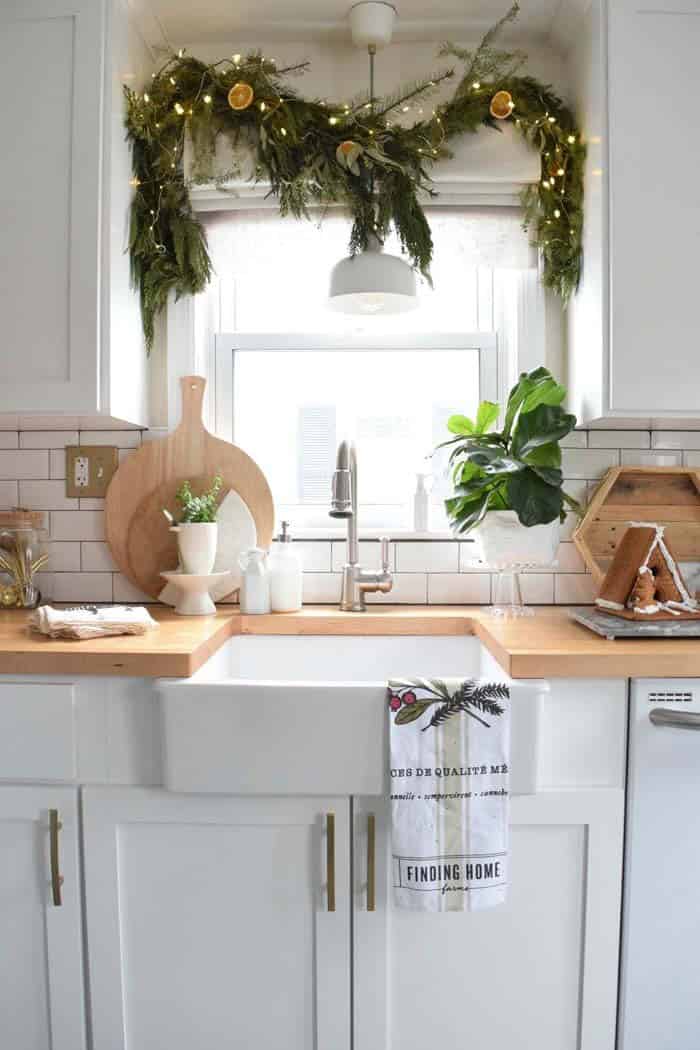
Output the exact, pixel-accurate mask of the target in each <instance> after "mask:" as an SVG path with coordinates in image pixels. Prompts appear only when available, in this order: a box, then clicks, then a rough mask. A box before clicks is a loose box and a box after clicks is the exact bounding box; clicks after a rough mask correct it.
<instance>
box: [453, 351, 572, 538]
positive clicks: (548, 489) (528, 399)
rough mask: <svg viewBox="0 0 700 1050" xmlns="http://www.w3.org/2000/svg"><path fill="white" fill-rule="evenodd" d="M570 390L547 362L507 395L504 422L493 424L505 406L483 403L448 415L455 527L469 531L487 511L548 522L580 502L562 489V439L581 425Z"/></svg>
mask: <svg viewBox="0 0 700 1050" xmlns="http://www.w3.org/2000/svg"><path fill="white" fill-rule="evenodd" d="M565 396H566V390H565V388H564V387H563V386H561V385H560V384H559V383H557V382H556V380H555V379H554V377H553V376H552V374H551V372H549V371H548V369H546V368H537V369H535V370H534V371H533V372H523V373H522V374H521V376H520V378H519V379H518V382H517V383H516V385H515V386H514V387H513V389H512V390H511V392H510V394H509V395H508V402H507V404H506V406H505V412H504V413H503V426H502V428H501V429H494V426H495V424H496V422H497V420H498V419H499V417H500V415H501V408H500V405H497V404H494V402H493V401H482V402H481V404H480V405H479V408H478V410H477V414H476V418H475V419H474V420H472V419H469V418H468V417H467V416H460V415H457V416H451V417H450V419H449V420H448V422H447V428H448V430H450V431H451V433H452V434H454V435H455V436H454V437H452V438H450V439H449V440H448V441H445V442H443V443H442V444H441V445H439V446H438V448H445V447H450V449H451V451H450V457H449V463H450V473H451V477H452V482H453V486H454V493H453V495H452V496H451V497H450V499H448V500H446V501H445V506H446V509H447V514H448V517H449V519H450V523H451V525H452V527H453V530H454V532H455V533H456V534H458V535H465V534H466V533H468V532H470V531H471V530H472V529H474V528H475V527H476V526H477V525H478V524H479V523H480V522H481V521H482V520H483V518H484V516H485V515H486V514H487V513H488V511H490V510H514V511H515V513H516V514H517V515H518V520H519V521H520V523H521V524H522V525H526V526H531V525H545V524H547V523H548V522H551V521H555V520H556V519H559V520H560V521H563V520H564V518H565V517H566V512H567V508H570V509H571V510H574V511H575V512H576V513H577V514H580V513H581V508H580V506H579V504H578V503H577V502H576V500H575V499H573V497H572V496H569V495H568V494H567V493H566V492H564V490H563V487H562V471H561V448H560V445H559V442H560V441H561V439H562V438H564V437H566V435H567V434H569V433H570V432H571V431H572V430H573V429H574V427H575V426H576V416H574V415H571V413H569V412H566V411H565V410H564V409H563V408H562V407H561V402H562V401H563V400H564V398H565Z"/></svg>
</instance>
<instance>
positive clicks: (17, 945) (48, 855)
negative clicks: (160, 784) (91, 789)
mask: <svg viewBox="0 0 700 1050" xmlns="http://www.w3.org/2000/svg"><path fill="white" fill-rule="evenodd" d="M52 811H53V813H54V818H53V822H52V819H51V813H52ZM54 894H55V896H54ZM80 899H81V891H80V872H79V867H78V807H77V791H76V789H75V788H70V787H29V786H23V787H15V786H13V785H3V786H0V1044H1V1045H2V1046H3V1047H6V1048H7V1050H84V1047H85V1030H84V1008H83V972H82V939H81V938H82V933H81V923H80Z"/></svg>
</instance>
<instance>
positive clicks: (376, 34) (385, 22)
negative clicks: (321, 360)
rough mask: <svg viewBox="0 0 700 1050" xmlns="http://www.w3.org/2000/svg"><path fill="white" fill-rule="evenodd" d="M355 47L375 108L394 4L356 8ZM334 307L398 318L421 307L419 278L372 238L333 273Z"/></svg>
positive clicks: (369, 0)
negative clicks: (380, 52) (380, 54)
mask: <svg viewBox="0 0 700 1050" xmlns="http://www.w3.org/2000/svg"><path fill="white" fill-rule="evenodd" d="M349 19H350V30H351V32H352V40H353V43H354V44H356V45H357V46H358V47H366V48H367V52H368V54H369V95H370V104H371V105H374V56H375V54H376V53H377V49H378V48H380V47H386V45H387V44H389V43H390V42H391V36H392V32H393V29H394V22H395V20H396V8H395V7H394V6H393V4H389V3H384V2H381V0H362V2H361V3H357V4H355V5H354V6H353V7H352V8H351V9H350V15H349ZM328 303H329V306H330V308H331V309H332V310H337V311H338V312H340V313H346V314H365V315H372V314H397V313H405V312H406V311H407V310H414V309H415V308H416V307H417V306H418V299H417V296H416V275H415V273H414V272H413V270H412V269H411V267H410V266H409V265H408V263H407V262H405V261H404V260H403V259H400V258H399V257H398V256H396V255H385V254H384V251H383V245H382V243H381V241H380V240H379V238H378V237H375V236H371V237H370V238H369V241H368V244H367V247H366V248H365V249H364V250H363V251H361V252H359V253H358V254H357V255H354V256H351V257H349V258H347V259H341V261H340V262H339V263H336V265H335V266H334V267H333V269H332V270H331V278H330V294H329V301H328Z"/></svg>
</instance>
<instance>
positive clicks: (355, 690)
mask: <svg viewBox="0 0 700 1050" xmlns="http://www.w3.org/2000/svg"><path fill="white" fill-rule="evenodd" d="M481 656H482V651H481V646H480V643H479V642H478V641H477V640H476V639H475V638H471V637H465V636H461V637H441V636H429V637H414V636H408V637H377V636H371V637H356V636H347V635H344V636H342V637H334V636H310V635H295V636H279V635H275V636H263V635H242V636H238V637H235V638H231V639H230V640H229V641H228V642H227V643H226V645H224V646H223V647H222V648H221V649H220V650H219V652H218V653H216V654H215V656H213V657H212V659H211V660H209V661H208V662H207V663H206V664H205V665H204V667H202V668H201V669H200V670H199V671H198V672H197V674H196V675H194V676H193V677H192V678H188V679H181V680H172V679H162V680H161V681H160V682H159V683H158V689H159V693H160V697H161V705H162V718H163V736H164V756H163V779H164V784H165V786H166V787H167V788H168V789H170V790H171V791H185V792H213V793H226V794H236V793H251V792H252V793H255V791H256V790H257V786H258V784H259V783H260V782H261V781H262V780H263V779H264V782H265V784H266V791H267V792H268V793H275V792H277V791H279V793H280V794H290V793H292V794H312V795H316V794H329V795H349V794H352V795H381V794H384V793H385V790H386V784H387V748H388V743H387V731H388V714H387V708H386V702H385V691H386V682H387V679H389V678H392V677H401V676H406V675H421V676H424V677H431V676H436V677H442V678H448V677H462V678H468V677H478V676H479V674H480V671H481ZM489 666H490V667H491V668H492V666H493V665H492V663H490V664H489ZM489 675H490V676H491V677H492V676H493V674H492V671H491V670H490V671H489ZM499 677H500V678H502V679H504V680H505V676H504V675H500V676H499ZM512 688H513V693H512V695H513V708H512V711H513V718H512V748H511V750H512V762H511V769H512V778H511V789H512V791H513V793H527V792H532V791H536V790H537V766H538V750H539V748H538V744H539V721H540V710H541V700H542V694H543V692H544V691H545V689H546V687H545V686H544V685H543V683H537V682H532V683H517V684H513V687H512ZM263 765H264V767H265V776H264V778H262V777H261V775H260V774H261V767H262V766H263Z"/></svg>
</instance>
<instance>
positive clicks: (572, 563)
mask: <svg viewBox="0 0 700 1050" xmlns="http://www.w3.org/2000/svg"><path fill="white" fill-rule="evenodd" d="M557 570H558V571H559V572H585V571H586V565H585V562H584V560H583V558H582V557H581V555H580V554H579V552H578V551H577V550H576V547H575V546H574V545H573V543H560V544H559V550H558V551H557Z"/></svg>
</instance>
